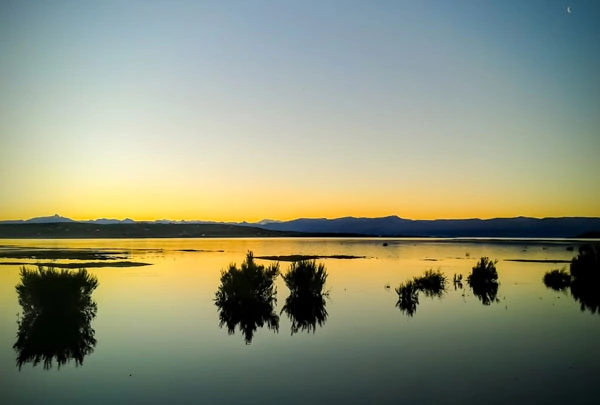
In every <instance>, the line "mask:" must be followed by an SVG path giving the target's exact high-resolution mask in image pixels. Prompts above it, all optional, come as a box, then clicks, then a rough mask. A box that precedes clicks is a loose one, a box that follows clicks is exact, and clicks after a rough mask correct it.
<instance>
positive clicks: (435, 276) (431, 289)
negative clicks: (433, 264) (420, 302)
mask: <svg viewBox="0 0 600 405" xmlns="http://www.w3.org/2000/svg"><path fill="white" fill-rule="evenodd" d="M414 280H415V283H416V284H417V288H418V289H419V291H421V292H423V293H424V294H425V296H427V297H442V296H443V295H444V293H445V292H446V276H445V275H444V274H443V273H442V271H441V270H439V269H438V270H433V269H430V270H427V271H425V274H423V275H422V276H421V277H415V279H414Z"/></svg>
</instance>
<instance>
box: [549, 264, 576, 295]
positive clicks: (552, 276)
mask: <svg viewBox="0 0 600 405" xmlns="http://www.w3.org/2000/svg"><path fill="white" fill-rule="evenodd" d="M544 284H545V285H546V287H548V288H551V289H553V290H554V291H564V290H565V289H566V288H567V287H569V286H570V285H571V275H570V274H569V273H567V271H566V270H565V269H561V270H558V269H555V270H551V271H549V272H547V273H546V274H544Z"/></svg>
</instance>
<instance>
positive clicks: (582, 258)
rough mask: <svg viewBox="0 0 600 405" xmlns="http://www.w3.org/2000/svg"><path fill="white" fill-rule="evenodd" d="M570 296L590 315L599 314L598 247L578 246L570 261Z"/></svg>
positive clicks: (599, 249)
mask: <svg viewBox="0 0 600 405" xmlns="http://www.w3.org/2000/svg"><path fill="white" fill-rule="evenodd" d="M570 271H571V276H572V280H571V296H572V297H573V299H575V301H577V302H579V304H580V305H581V310H582V311H585V310H586V309H587V310H588V311H590V312H591V313H593V314H594V313H596V312H599V313H600V311H599V310H600V245H597V244H596V245H591V244H584V245H581V246H579V252H578V254H577V256H575V257H574V258H573V260H572V261H571V267H570Z"/></svg>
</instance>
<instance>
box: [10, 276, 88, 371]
mask: <svg viewBox="0 0 600 405" xmlns="http://www.w3.org/2000/svg"><path fill="white" fill-rule="evenodd" d="M20 276H21V280H20V283H19V284H17V286H16V287H15V288H16V290H17V295H18V297H19V304H20V305H21V307H22V309H23V313H22V315H21V317H20V319H19V321H18V331H17V341H16V342H15V344H14V345H13V348H14V349H15V350H16V351H17V366H18V367H19V369H21V367H22V366H23V365H24V364H25V363H28V362H31V363H33V365H34V366H36V365H38V364H39V363H40V362H43V364H44V369H50V368H51V367H52V363H53V360H56V362H57V364H58V367H59V368H60V367H61V366H62V365H64V364H66V363H68V362H69V361H70V360H72V359H73V360H75V364H76V365H77V366H79V365H81V364H83V359H84V357H85V356H86V355H89V354H91V353H92V352H93V351H94V347H95V345H96V339H95V337H94V335H95V331H94V329H92V327H91V321H92V320H93V319H94V318H95V316H96V312H97V305H96V303H95V302H94V301H93V300H92V297H91V295H92V292H93V291H94V290H95V289H96V288H97V287H98V280H97V278H96V277H95V276H93V275H91V274H89V273H88V272H87V270H86V269H80V270H79V271H77V272H73V271H67V270H62V271H58V270H56V269H54V268H51V267H50V268H44V267H42V266H39V267H38V268H37V270H30V269H27V268H26V267H22V268H21V273H20Z"/></svg>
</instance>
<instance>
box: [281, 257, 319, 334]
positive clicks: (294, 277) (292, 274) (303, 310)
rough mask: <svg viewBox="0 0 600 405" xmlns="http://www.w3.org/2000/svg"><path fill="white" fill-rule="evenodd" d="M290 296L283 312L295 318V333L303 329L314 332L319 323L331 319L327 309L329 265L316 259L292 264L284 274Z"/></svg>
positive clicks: (293, 321)
mask: <svg viewBox="0 0 600 405" xmlns="http://www.w3.org/2000/svg"><path fill="white" fill-rule="evenodd" d="M282 277H283V280H284V281H285V285H286V286H287V287H288V288H289V290H290V295H289V296H288V298H286V300H285V305H284V306H283V308H282V310H281V312H282V313H283V312H285V313H286V315H287V316H288V318H289V319H290V320H291V321H292V326H291V333H292V335H293V334H295V333H298V332H299V331H306V332H310V331H312V332H313V333H314V332H315V331H316V329H317V325H319V326H323V324H324V323H325V321H326V320H327V310H326V309H325V298H324V297H325V296H326V295H327V294H328V293H327V292H326V291H324V289H325V282H326V281H327V271H326V270H325V265H323V264H318V265H317V263H316V262H315V261H314V260H312V261H311V260H302V261H299V262H294V263H292V264H290V269H289V270H288V272H287V273H286V274H284V275H283V276H282Z"/></svg>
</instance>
